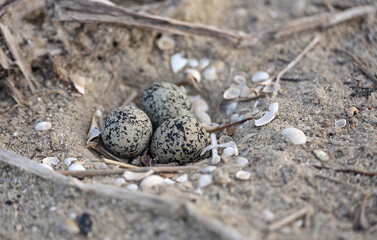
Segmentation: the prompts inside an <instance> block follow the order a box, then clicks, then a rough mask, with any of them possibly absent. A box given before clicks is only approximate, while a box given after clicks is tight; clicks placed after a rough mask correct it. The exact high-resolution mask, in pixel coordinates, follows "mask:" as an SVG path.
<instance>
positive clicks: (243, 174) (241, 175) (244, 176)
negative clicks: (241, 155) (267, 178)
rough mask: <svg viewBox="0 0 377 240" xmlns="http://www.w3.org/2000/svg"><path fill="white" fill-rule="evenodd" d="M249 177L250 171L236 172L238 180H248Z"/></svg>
mask: <svg viewBox="0 0 377 240" xmlns="http://www.w3.org/2000/svg"><path fill="white" fill-rule="evenodd" d="M250 177H251V172H247V171H242V170H241V171H238V172H237V173H236V178H237V179H239V180H243V181H246V180H249V179H250Z"/></svg>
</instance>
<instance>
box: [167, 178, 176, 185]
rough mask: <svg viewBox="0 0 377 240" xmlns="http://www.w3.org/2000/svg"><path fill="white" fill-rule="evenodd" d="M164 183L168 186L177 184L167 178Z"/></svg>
mask: <svg viewBox="0 0 377 240" xmlns="http://www.w3.org/2000/svg"><path fill="white" fill-rule="evenodd" d="M164 182H165V183H166V184H170V185H174V184H175V181H173V180H171V179H170V178H165V179H164Z"/></svg>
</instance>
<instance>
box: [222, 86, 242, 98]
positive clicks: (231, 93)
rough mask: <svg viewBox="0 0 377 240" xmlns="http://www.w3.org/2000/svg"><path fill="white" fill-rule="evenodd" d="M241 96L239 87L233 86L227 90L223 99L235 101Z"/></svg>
mask: <svg viewBox="0 0 377 240" xmlns="http://www.w3.org/2000/svg"><path fill="white" fill-rule="evenodd" d="M240 95H241V89H239V88H238V87H237V86H231V87H230V88H228V89H227V90H225V92H224V94H223V97H224V99H235V98H238V97H239V96H240Z"/></svg>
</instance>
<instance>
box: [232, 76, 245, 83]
mask: <svg viewBox="0 0 377 240" xmlns="http://www.w3.org/2000/svg"><path fill="white" fill-rule="evenodd" d="M234 82H236V83H238V84H240V85H244V84H246V78H245V77H244V76H241V75H236V76H234Z"/></svg>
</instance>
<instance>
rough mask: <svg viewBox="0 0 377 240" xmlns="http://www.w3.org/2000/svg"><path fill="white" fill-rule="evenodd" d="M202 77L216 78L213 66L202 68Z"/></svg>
mask: <svg viewBox="0 0 377 240" xmlns="http://www.w3.org/2000/svg"><path fill="white" fill-rule="evenodd" d="M203 77H204V78H205V79H208V80H215V79H216V78H217V71H216V68H215V67H210V68H207V69H206V70H204V72H203Z"/></svg>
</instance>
